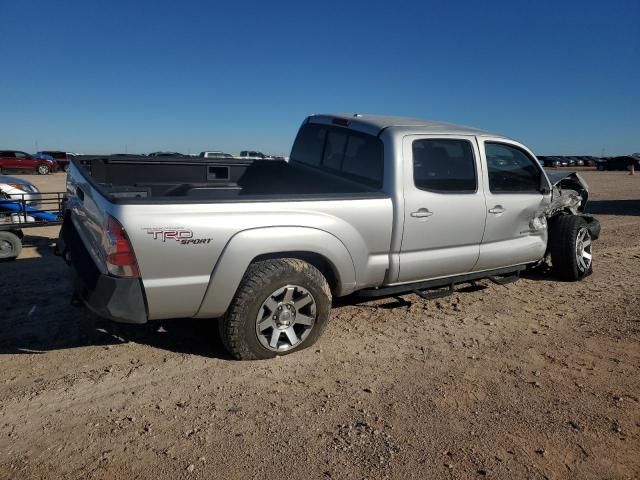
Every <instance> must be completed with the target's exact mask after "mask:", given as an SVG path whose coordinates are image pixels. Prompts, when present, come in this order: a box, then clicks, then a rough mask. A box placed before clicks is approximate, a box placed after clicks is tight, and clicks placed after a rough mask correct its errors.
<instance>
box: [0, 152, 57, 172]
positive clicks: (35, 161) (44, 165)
mask: <svg viewBox="0 0 640 480" xmlns="http://www.w3.org/2000/svg"><path fill="white" fill-rule="evenodd" d="M57 168H58V167H57V164H56V162H55V161H53V160H48V159H44V158H37V157H34V156H32V155H29V154H28V153H26V152H21V151H19V150H0V174H1V173H5V172H28V173H34V172H35V173H38V174H40V175H47V174H48V173H51V172H55V171H56V170H57Z"/></svg>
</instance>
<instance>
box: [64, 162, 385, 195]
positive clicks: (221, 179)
mask: <svg viewBox="0 0 640 480" xmlns="http://www.w3.org/2000/svg"><path fill="white" fill-rule="evenodd" d="M76 165H77V166H78V167H80V168H81V169H82V170H83V173H84V174H85V177H86V178H87V180H88V181H89V182H91V183H92V186H93V187H94V188H96V189H97V190H98V191H99V192H100V193H101V194H102V195H103V196H105V197H106V198H108V199H109V200H110V201H112V202H114V203H162V202H167V203H176V202H178V203H179V202H186V203H191V202H197V203H201V202H225V201H227V202H242V201H275V200H287V201H292V200H297V199H300V200H307V199H313V198H318V199H320V198H321V199H323V200H329V199H344V198H350V197H356V198H370V197H380V196H384V194H383V193H381V192H380V191H379V190H378V189H375V188H374V187H370V186H367V185H365V184H364V183H362V182H361V181H359V182H357V181H352V180H350V179H348V178H341V177H339V176H337V175H333V174H331V173H328V172H325V171H322V170H319V169H315V168H313V167H308V166H306V165H301V164H298V163H297V164H290V163H287V162H285V161H282V160H255V161H252V160H248V161H244V160H237V159H231V160H229V159H200V158H198V159H188V158H184V157H162V158H150V157H143V156H118V157H108V156H107V157H104V156H91V157H89V156H83V157H80V158H79V159H78V160H76ZM145 167H146V168H145Z"/></svg>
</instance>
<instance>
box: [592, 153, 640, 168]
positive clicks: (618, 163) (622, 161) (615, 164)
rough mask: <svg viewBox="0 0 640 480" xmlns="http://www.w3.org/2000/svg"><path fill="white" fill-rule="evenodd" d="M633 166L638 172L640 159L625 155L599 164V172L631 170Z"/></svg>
mask: <svg viewBox="0 0 640 480" xmlns="http://www.w3.org/2000/svg"><path fill="white" fill-rule="evenodd" d="M631 165H633V166H634V168H635V169H636V170H639V169H640V159H638V158H636V157H632V156H630V155H623V156H620V157H613V158H608V159H606V160H603V161H602V162H598V164H597V166H598V170H629V169H630V168H631Z"/></svg>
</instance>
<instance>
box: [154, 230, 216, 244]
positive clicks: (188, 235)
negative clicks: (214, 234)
mask: <svg viewBox="0 0 640 480" xmlns="http://www.w3.org/2000/svg"><path fill="white" fill-rule="evenodd" d="M143 230H145V231H146V232H147V233H148V234H149V235H151V237H152V238H153V239H154V240H160V241H162V242H163V243H166V242H167V241H169V242H171V241H175V242H178V243H179V244H181V245H203V244H208V243H211V241H212V240H213V238H193V232H192V231H191V230H185V229H182V228H144V229H143Z"/></svg>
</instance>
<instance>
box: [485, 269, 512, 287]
mask: <svg viewBox="0 0 640 480" xmlns="http://www.w3.org/2000/svg"><path fill="white" fill-rule="evenodd" d="M487 278H488V279H489V280H491V281H492V282H493V283H495V284H496V285H508V284H509V283H513V282H517V281H518V280H520V272H519V271H518V272H514V273H513V274H511V275H503V276H498V275H491V276H489V277H487Z"/></svg>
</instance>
